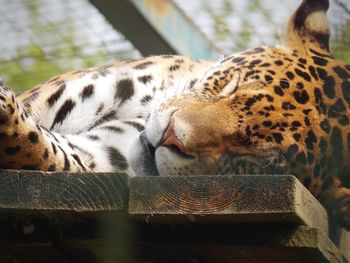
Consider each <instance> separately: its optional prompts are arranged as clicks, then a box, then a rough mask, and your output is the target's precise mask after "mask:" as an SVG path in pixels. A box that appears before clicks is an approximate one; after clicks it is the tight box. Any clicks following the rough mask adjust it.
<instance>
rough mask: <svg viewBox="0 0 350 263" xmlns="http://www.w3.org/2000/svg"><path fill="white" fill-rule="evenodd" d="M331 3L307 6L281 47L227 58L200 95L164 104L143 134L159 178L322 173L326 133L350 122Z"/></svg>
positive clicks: (345, 71)
mask: <svg viewBox="0 0 350 263" xmlns="http://www.w3.org/2000/svg"><path fill="white" fill-rule="evenodd" d="M328 5H329V3H328V1H326V0H304V1H303V2H302V4H301V5H300V6H299V8H298V9H297V10H296V12H295V13H294V14H293V15H292V17H291V18H290V20H289V24H288V29H287V32H286V37H285V42H284V43H283V44H281V45H276V46H266V47H259V48H255V49H252V50H248V51H245V52H242V53H239V54H234V55H232V56H229V57H226V58H225V59H223V60H221V61H220V62H219V63H217V64H216V65H215V66H213V67H212V68H210V69H209V70H208V71H207V72H206V73H205V74H204V76H202V78H201V79H200V80H199V81H197V83H196V84H195V85H196V86H195V89H194V90H195V91H193V92H191V93H186V94H181V95H177V96H175V97H172V98H171V99H169V100H167V101H165V102H164V103H163V104H162V105H161V106H160V108H159V109H157V111H154V112H153V113H152V114H151V116H150V118H149V120H148V122H147V124H146V129H145V132H144V133H143V134H142V135H141V137H142V138H141V141H142V142H143V143H142V144H143V145H144V148H145V149H146V150H145V151H147V152H148V153H149V156H154V158H153V157H152V158H150V159H149V166H150V167H153V168H155V167H156V170H157V172H158V173H159V174H161V175H188V174H191V175H192V174H266V173H268V174H276V173H278V174H281V173H296V172H298V173H299V174H303V173H306V170H307V172H308V173H309V174H310V171H311V174H317V175H320V174H321V173H322V163H321V161H322V158H323V157H324V155H325V152H327V151H328V149H327V145H326V144H327V143H326V142H327V141H328V140H329V139H330V137H331V136H332V135H331V134H330V131H329V130H328V129H331V132H332V125H333V126H336V125H346V123H348V122H349V119H348V117H349V116H348V115H347V113H346V112H347V110H346V108H347V106H345V102H344V101H342V102H340V103H339V104H337V105H335V103H336V102H337V96H338V95H339V96H340V95H341V94H338V92H341V91H340V89H339V88H338V87H340V86H341V85H342V81H343V80H342V79H341V77H346V76H347V77H348V76H349V67H347V66H345V64H344V63H342V62H341V61H338V60H335V59H334V58H333V57H332V56H331V55H330V53H329V47H328V39H329V32H328V24H327V18H326V11H327V9H328ZM339 75H342V76H339ZM343 85H344V84H343ZM341 96H343V94H342V95H341ZM334 105H335V106H334ZM332 107H333V108H332ZM332 109H333V111H337V112H336V114H335V115H336V117H337V118H336V119H334V121H333V120H330V119H329V118H330V117H331V116H329V113H330V111H331V110H332ZM341 111H342V112H341ZM333 130H335V131H336V128H333ZM341 151H342V149H341ZM152 160H154V161H152Z"/></svg>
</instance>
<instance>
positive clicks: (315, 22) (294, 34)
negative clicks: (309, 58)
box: [286, 0, 329, 51]
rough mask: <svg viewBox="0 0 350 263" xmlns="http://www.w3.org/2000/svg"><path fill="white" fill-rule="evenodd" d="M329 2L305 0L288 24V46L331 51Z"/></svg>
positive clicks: (326, 0) (325, 0) (324, 0)
mask: <svg viewBox="0 0 350 263" xmlns="http://www.w3.org/2000/svg"><path fill="white" fill-rule="evenodd" d="M328 8H329V1H328V0H303V2H302V3H301V5H300V6H299V8H298V9H297V10H296V11H295V13H294V14H293V16H292V17H291V18H290V20H289V23H288V32H287V39H286V40H287V45H288V46H290V47H295V46H300V45H302V46H304V47H307V46H313V47H315V48H319V49H323V50H327V51H329V27H328V21H327V15H326V12H327V10H328Z"/></svg>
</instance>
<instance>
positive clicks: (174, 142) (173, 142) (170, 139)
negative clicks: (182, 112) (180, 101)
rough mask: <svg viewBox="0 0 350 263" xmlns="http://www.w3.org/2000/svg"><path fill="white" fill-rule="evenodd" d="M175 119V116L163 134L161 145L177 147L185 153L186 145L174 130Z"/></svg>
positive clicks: (176, 148)
mask: <svg viewBox="0 0 350 263" xmlns="http://www.w3.org/2000/svg"><path fill="white" fill-rule="evenodd" d="M174 125H175V119H174V117H173V116H171V118H170V122H169V125H168V127H167V129H166V131H165V133H164V135H163V138H162V140H161V143H160V145H161V146H167V147H169V148H172V149H175V150H176V151H178V152H180V153H183V154H185V146H184V144H183V143H182V142H181V141H180V139H179V138H178V137H177V136H176V135H175V132H174Z"/></svg>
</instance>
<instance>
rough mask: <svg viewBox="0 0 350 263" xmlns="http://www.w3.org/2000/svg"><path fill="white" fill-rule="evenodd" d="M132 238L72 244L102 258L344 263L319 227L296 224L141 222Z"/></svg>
mask: <svg viewBox="0 0 350 263" xmlns="http://www.w3.org/2000/svg"><path fill="white" fill-rule="evenodd" d="M132 237H133V239H132V244H131V245H129V246H128V245H125V244H123V243H120V242H112V243H108V242H106V241H105V239H95V240H93V239H91V240H84V241H82V240H76V239H72V240H67V244H68V245H69V246H71V247H72V248H75V249H86V248H90V249H89V250H90V251H93V253H94V255H95V258H97V259H98V261H102V262H105V260H106V259H108V258H123V259H125V260H124V261H127V262H129V261H131V262H149V263H158V262H159V263H163V262H176V263H177V262H213V263H214V262H215V263H216V262H221V263H226V262H227V263H229V262H245V263H256V262H262V263H264V262H266V263H267V262H269V263H271V262H276V263H294V262H300V263H302V262H305V263H313V262H314V263H320V262H334V263H340V262H343V258H342V255H341V254H340V253H339V250H338V249H337V248H336V247H335V246H334V244H332V243H331V242H330V241H329V240H327V239H324V237H323V236H322V233H321V232H320V231H319V230H317V229H315V228H310V227H306V226H295V225H291V224H289V225H288V224H264V225H261V224H260V225H259V224H236V225H222V224H221V225H217V224H209V225H208V224H191V225H169V224H139V225H137V226H136V227H135V231H134V233H133V235H132ZM179 251H181V253H179ZM124 261H123V262H124Z"/></svg>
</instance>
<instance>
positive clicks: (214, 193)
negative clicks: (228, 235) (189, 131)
mask: <svg viewBox="0 0 350 263" xmlns="http://www.w3.org/2000/svg"><path fill="white" fill-rule="evenodd" d="M129 196H130V197H129V214H130V215H132V216H134V217H135V218H136V219H138V220H141V221H145V222H151V223H178V224H179V223H180V224H183V223H195V222H197V223H220V222H221V223H239V222H253V223H266V222H269V223H272V222H275V223H295V224H303V225H306V226H309V227H313V228H315V229H318V230H319V231H320V233H322V235H323V236H324V237H326V236H327V234H328V233H329V232H330V228H329V219H328V216H327V212H326V210H325V209H324V208H323V207H322V206H321V205H320V203H319V202H318V201H317V200H316V199H315V198H314V197H313V196H312V195H311V194H310V192H309V191H308V190H307V189H306V188H305V187H304V186H303V185H302V184H301V183H300V182H299V181H298V180H297V179H296V178H295V177H294V176H268V175H267V176H265V175H264V176H263V175H260V176H259V175H258V176H188V177H181V176H174V177H152V178H142V177H134V178H131V179H130V194H129ZM337 231H338V234H337V235H336V237H335V238H336V239H337V241H338V242H337V245H338V246H339V247H340V248H341V250H342V251H343V253H344V256H345V257H346V258H347V259H348V260H349V261H350V254H349V251H348V249H345V247H348V246H349V244H350V243H349V241H350V239H349V238H348V237H349V235H348V233H347V232H346V231H344V230H343V229H340V228H338V230H337ZM322 235H320V236H322ZM324 243H325V244H331V242H330V241H327V242H326V241H325V239H324ZM329 246H330V245H329ZM329 246H328V245H327V246H326V248H324V250H325V251H326V250H327V247H329ZM320 248H322V246H321V247H320ZM339 253H340V252H339Z"/></svg>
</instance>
